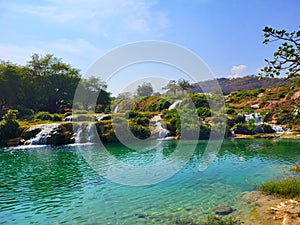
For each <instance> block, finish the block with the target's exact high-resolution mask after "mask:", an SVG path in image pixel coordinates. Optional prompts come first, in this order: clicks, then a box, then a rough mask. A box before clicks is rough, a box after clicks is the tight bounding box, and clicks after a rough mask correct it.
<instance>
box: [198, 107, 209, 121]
mask: <svg viewBox="0 0 300 225" xmlns="http://www.w3.org/2000/svg"><path fill="white" fill-rule="evenodd" d="M197 113H198V116H200V117H201V118H202V119H205V118H206V117H209V116H211V112H210V108H207V107H199V108H197Z"/></svg>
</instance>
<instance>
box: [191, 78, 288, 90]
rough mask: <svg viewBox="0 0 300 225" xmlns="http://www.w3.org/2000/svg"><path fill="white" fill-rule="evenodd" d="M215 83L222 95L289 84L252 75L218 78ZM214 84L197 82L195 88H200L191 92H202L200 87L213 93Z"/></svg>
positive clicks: (280, 79) (284, 81)
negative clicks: (217, 84) (259, 78)
mask: <svg viewBox="0 0 300 225" xmlns="http://www.w3.org/2000/svg"><path fill="white" fill-rule="evenodd" d="M217 81H218V83H219V85H220V87H221V89H222V91H223V93H225V94H227V93H230V92H233V91H238V90H241V91H247V90H253V89H258V88H270V87H278V86H281V85H284V84H288V83H289V82H288V80H286V79H285V78H263V79H261V80H258V77H257V76H254V75H252V76H245V77H240V78H234V79H228V78H218V79H217ZM214 82H215V81H214V80H207V81H201V82H198V83H196V84H195V86H198V85H199V86H200V87H196V88H194V89H192V90H191V92H200V93H202V92H203V91H202V90H201V86H205V87H211V89H209V92H213V91H215V87H214Z"/></svg>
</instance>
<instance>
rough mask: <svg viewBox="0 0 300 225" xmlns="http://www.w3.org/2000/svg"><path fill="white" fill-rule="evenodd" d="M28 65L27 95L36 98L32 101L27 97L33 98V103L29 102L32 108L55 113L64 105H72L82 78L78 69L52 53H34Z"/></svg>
mask: <svg viewBox="0 0 300 225" xmlns="http://www.w3.org/2000/svg"><path fill="white" fill-rule="evenodd" d="M27 67H28V68H29V73H28V76H27V77H26V80H27V81H28V82H26V84H27V86H26V95H29V96H30V97H32V98H33V99H35V101H32V99H31V98H27V100H29V101H30V100H31V104H30V103H29V102H27V104H28V105H30V106H31V107H30V108H33V109H35V110H36V111H40V110H45V111H48V112H52V113H55V112H58V111H59V110H60V108H61V107H62V106H63V105H64V106H65V105H69V106H70V103H71V101H72V99H73V96H74V92H75V88H76V86H77V83H78V81H79V79H80V77H79V70H78V69H75V68H73V67H71V66H70V65H69V64H66V63H64V62H62V59H60V58H57V57H55V56H53V55H51V54H47V55H45V56H40V55H38V54H33V55H32V57H31V60H30V61H29V62H28V64H27ZM32 103H33V104H32Z"/></svg>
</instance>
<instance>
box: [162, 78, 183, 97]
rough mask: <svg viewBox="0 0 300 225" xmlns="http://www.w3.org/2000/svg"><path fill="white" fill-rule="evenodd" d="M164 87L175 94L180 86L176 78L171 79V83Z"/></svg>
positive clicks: (169, 92)
mask: <svg viewBox="0 0 300 225" xmlns="http://www.w3.org/2000/svg"><path fill="white" fill-rule="evenodd" d="M162 89H163V90H166V91H167V93H168V94H174V95H175V94H176V93H177V91H178V90H179V89H180V88H179V86H178V85H177V84H176V81H175V80H170V81H169V83H168V84H167V85H166V86H165V87H163V88H162Z"/></svg>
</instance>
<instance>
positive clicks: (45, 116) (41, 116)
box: [34, 112, 52, 120]
mask: <svg viewBox="0 0 300 225" xmlns="http://www.w3.org/2000/svg"><path fill="white" fill-rule="evenodd" d="M34 118H35V119H37V120H52V116H51V114H50V113H49V112H38V113H37V114H35V115H34Z"/></svg>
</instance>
